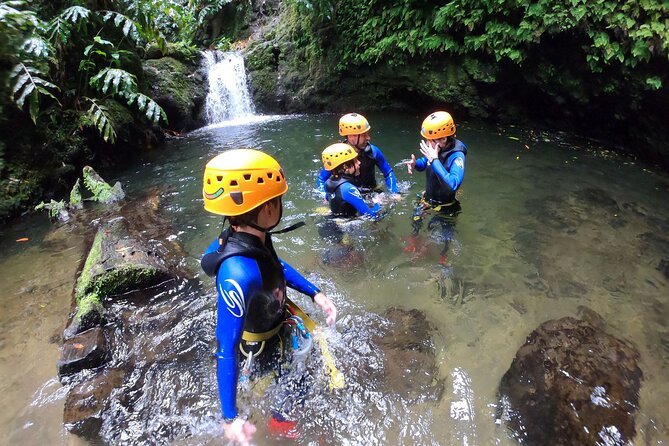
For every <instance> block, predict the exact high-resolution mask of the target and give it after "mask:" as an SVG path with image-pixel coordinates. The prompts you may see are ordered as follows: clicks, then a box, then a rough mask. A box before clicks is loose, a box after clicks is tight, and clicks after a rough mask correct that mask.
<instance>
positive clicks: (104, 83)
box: [90, 68, 137, 94]
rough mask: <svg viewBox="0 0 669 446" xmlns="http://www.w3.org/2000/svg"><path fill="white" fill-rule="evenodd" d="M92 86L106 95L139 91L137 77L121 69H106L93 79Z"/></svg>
mask: <svg viewBox="0 0 669 446" xmlns="http://www.w3.org/2000/svg"><path fill="white" fill-rule="evenodd" d="M90 85H91V86H92V87H94V88H96V89H98V90H100V91H102V92H103V93H105V94H106V93H110V94H123V93H126V94H127V93H134V92H135V91H136V90H137V83H136V81H135V76H134V75H132V74H130V73H128V72H127V71H125V70H122V69H120V68H104V69H103V70H101V71H100V72H99V73H98V74H96V75H95V76H93V77H92V78H91V80H90Z"/></svg>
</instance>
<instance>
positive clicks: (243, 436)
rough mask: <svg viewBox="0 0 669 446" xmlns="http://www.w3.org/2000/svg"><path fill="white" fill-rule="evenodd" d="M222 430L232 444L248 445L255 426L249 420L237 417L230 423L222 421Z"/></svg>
mask: <svg viewBox="0 0 669 446" xmlns="http://www.w3.org/2000/svg"><path fill="white" fill-rule="evenodd" d="M223 430H225V439H226V440H229V441H231V442H232V443H233V444H239V445H242V446H248V445H250V444H251V439H252V438H253V434H254V433H255V431H256V427H255V426H254V425H253V423H251V422H250V421H245V420H242V419H241V418H237V419H235V420H234V421H232V423H223Z"/></svg>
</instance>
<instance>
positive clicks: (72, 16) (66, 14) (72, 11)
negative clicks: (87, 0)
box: [60, 6, 91, 24]
mask: <svg viewBox="0 0 669 446" xmlns="http://www.w3.org/2000/svg"><path fill="white" fill-rule="evenodd" d="M90 15H91V10H90V9H87V8H84V7H83V6H70V7H69V8H67V9H66V10H64V11H63V12H61V13H60V16H61V17H62V18H63V19H64V20H66V21H68V22H70V23H74V24H77V23H79V22H80V21H82V20H84V21H88V18H89V17H90Z"/></svg>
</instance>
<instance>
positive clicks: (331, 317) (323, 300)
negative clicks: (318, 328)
mask: <svg viewBox="0 0 669 446" xmlns="http://www.w3.org/2000/svg"><path fill="white" fill-rule="evenodd" d="M279 261H280V262H281V266H283V273H284V275H285V277H286V284H287V285H288V286H289V287H291V288H292V289H294V290H297V291H299V292H300V293H302V294H306V295H307V296H309V297H311V300H313V301H314V303H316V304H317V305H318V306H319V307H321V310H323V313H325V318H326V319H325V323H326V324H328V325H332V324H334V323H335V321H336V320H337V308H336V307H335V305H334V304H333V303H332V301H331V300H330V299H329V298H328V297H327V296H326V295H325V294H323V293H322V292H321V290H320V289H318V287H317V286H316V285H314V284H313V283H311V282H309V281H308V280H307V279H306V278H305V277H304V276H303V275H302V274H300V273H299V272H297V270H296V269H295V268H293V267H292V266H290V265H289V264H288V263H286V262H284V261H283V260H281V259H279Z"/></svg>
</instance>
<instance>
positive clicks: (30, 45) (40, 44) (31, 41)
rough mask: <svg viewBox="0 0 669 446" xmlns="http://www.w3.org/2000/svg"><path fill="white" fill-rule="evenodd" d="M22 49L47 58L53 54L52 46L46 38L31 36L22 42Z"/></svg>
mask: <svg viewBox="0 0 669 446" xmlns="http://www.w3.org/2000/svg"><path fill="white" fill-rule="evenodd" d="M23 51H25V52H26V53H27V54H30V55H32V56H35V57H38V58H44V59H49V58H50V57H51V55H52V54H53V47H52V46H51V44H50V43H49V41H48V40H45V39H43V38H42V37H39V36H33V37H30V38H28V39H26V41H25V42H23Z"/></svg>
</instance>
